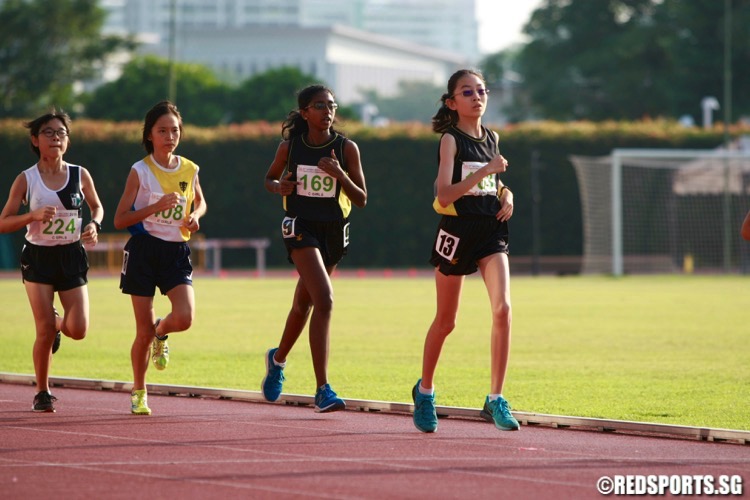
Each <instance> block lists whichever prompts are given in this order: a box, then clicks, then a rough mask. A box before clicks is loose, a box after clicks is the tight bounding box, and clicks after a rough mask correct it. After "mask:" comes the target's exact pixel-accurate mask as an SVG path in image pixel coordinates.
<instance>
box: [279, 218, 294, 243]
mask: <svg viewBox="0 0 750 500" xmlns="http://www.w3.org/2000/svg"><path fill="white" fill-rule="evenodd" d="M296 220H297V218H296V217H284V220H283V221H281V236H282V237H283V238H294V221H296Z"/></svg>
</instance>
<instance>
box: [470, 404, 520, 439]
mask: <svg viewBox="0 0 750 500" xmlns="http://www.w3.org/2000/svg"><path fill="white" fill-rule="evenodd" d="M479 415H480V416H481V417H482V418H483V419H485V420H487V421H488V422H494V423H495V427H497V428H498V429H500V430H501V431H517V430H519V429H520V428H521V426H520V425H518V420H516V419H515V417H513V414H512V413H511V412H510V405H509V404H508V402H507V401H506V400H505V398H503V397H502V396H500V397H499V398H497V399H496V400H495V401H490V397H489V396H487V397H486V398H485V400H484V408H482V411H481V412H479Z"/></svg>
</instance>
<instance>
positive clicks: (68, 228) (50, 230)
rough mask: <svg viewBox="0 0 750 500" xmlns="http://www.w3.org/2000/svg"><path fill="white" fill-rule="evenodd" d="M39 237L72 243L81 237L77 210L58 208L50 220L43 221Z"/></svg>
mask: <svg viewBox="0 0 750 500" xmlns="http://www.w3.org/2000/svg"><path fill="white" fill-rule="evenodd" d="M41 238H42V239H43V240H46V241H60V242H64V243H72V242H74V241H78V240H79V239H81V218H80V217H78V210H58V211H57V212H55V216H54V217H53V218H52V220H51V221H49V222H46V223H43V225H42V233H41Z"/></svg>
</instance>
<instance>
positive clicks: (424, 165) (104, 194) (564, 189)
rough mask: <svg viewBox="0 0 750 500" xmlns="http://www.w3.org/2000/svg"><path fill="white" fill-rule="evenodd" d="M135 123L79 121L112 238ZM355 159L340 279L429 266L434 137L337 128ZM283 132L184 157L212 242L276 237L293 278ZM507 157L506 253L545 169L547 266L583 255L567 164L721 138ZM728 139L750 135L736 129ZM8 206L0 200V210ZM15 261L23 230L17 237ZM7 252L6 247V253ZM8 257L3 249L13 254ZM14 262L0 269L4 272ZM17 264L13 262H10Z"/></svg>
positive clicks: (675, 137)
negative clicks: (282, 178)
mask: <svg viewBox="0 0 750 500" xmlns="http://www.w3.org/2000/svg"><path fill="white" fill-rule="evenodd" d="M140 127H141V124H140V123H111V122H95V121H84V120H81V121H76V122H74V123H73V130H72V131H71V146H70V148H69V150H68V153H67V154H66V156H65V158H66V160H68V161H69V162H71V163H76V164H81V165H83V166H85V167H86V168H88V169H89V171H90V172H91V174H92V176H93V177H94V181H95V182H96V187H97V190H98V192H99V196H100V197H101V199H102V201H103V203H104V208H105V219H104V224H103V232H105V233H110V232H114V231H115V229H114V225H113V224H112V215H113V212H114V210H115V208H116V207H117V203H118V201H119V198H120V195H121V194H122V188H123V186H124V182H125V179H126V177H127V175H128V171H129V169H130V166H131V165H132V164H133V163H134V162H135V161H137V160H139V159H140V158H142V157H143V156H144V155H145V152H144V150H143V148H142V147H141V145H140V139H141V129H140ZM339 128H340V129H341V130H343V131H344V133H346V134H347V136H349V137H350V138H351V139H352V140H354V141H355V142H356V143H357V145H358V146H359V148H360V152H361V156H362V164H363V168H364V172H365V178H366V180H367V189H368V203H367V207H366V208H365V209H364V210H360V209H357V208H356V207H355V208H354V209H353V212H352V217H351V220H352V225H351V231H352V232H351V238H352V239H351V241H352V243H351V246H350V251H349V255H347V256H346V257H345V258H344V260H343V261H342V263H341V267H342V268H359V267H363V268H367V267H372V268H384V267H385V268H409V267H426V266H427V265H428V264H427V260H428V258H429V256H430V249H431V245H432V238H433V236H434V232H435V228H436V224H437V220H438V217H439V216H438V215H437V214H435V213H434V212H433V210H432V200H433V182H434V179H435V175H436V173H437V147H438V139H439V136H438V135H437V134H434V133H432V132H431V130H430V129H429V127H428V126H425V125H421V124H400V125H396V126H392V127H388V128H382V129H381V128H377V129H376V128H366V127H363V126H361V125H359V124H356V123H344V124H342V125H340V127H339ZM280 131H281V126H280V124H278V123H277V124H269V123H248V124H244V125H236V126H226V127H216V128H195V127H190V126H186V130H185V134H184V136H183V139H182V142H181V144H180V147H179V149H178V154H180V155H184V156H186V157H187V158H190V159H191V160H193V161H195V162H196V163H198V165H200V166H201V172H200V177H201V184H202V186H203V190H204V194H205V196H206V200H207V202H208V213H207V215H206V217H205V218H204V220H203V221H202V229H201V231H202V232H203V234H204V236H205V237H206V238H256V237H268V238H271V241H272V245H271V251H270V252H269V253H268V265H269V266H270V267H287V266H288V265H289V264H288V263H287V260H286V253H285V251H284V248H283V245H282V243H281V239H280V236H279V228H280V224H281V219H282V217H283V212H282V208H281V198H280V197H279V196H277V195H272V194H270V193H267V192H266V191H265V189H264V188H263V178H264V175H265V172H266V170H267V168H268V166H269V165H270V163H271V161H272V159H273V157H274V154H275V151H276V148H277V146H278V143H279V141H280ZM498 132H499V133H500V146H501V152H502V154H503V155H504V156H505V157H506V158H508V160H509V161H510V167H509V170H508V172H507V173H506V174H505V175H504V176H503V182H505V183H506V184H507V185H508V186H510V187H511V189H512V190H513V193H514V195H515V204H516V206H515V213H514V216H513V218H512V220H511V246H510V248H511V253H512V254H513V255H530V254H531V253H532V235H531V212H532V206H531V158H532V154H535V153H536V154H538V158H539V162H540V165H541V170H540V175H539V180H540V195H541V196H540V201H541V205H540V207H541V208H540V226H541V242H540V248H541V254H542V255H580V254H581V252H582V250H581V249H582V229H581V207H580V201H579V196H578V185H577V182H576V178H575V173H574V171H573V167H572V165H571V164H570V162H569V160H568V158H569V156H570V155H584V156H599V155H607V154H609V153H610V151H611V150H612V149H614V148H680V149H686V148H690V149H693V148H695V149H707V148H715V147H717V146H718V145H719V144H721V142H722V139H723V133H722V130H721V129H720V128H719V127H717V128H714V129H712V130H708V131H705V130H702V129H697V128H683V127H681V126H679V125H678V124H676V123H674V122H667V121H648V122H637V123H636V122H625V123H621V122H605V123H590V122H581V123H552V122H536V123H524V124H520V125H515V126H509V127H506V128H503V129H498ZM731 132H732V135H733V136H738V135H740V134H743V133H745V134H746V133H748V130H747V128H742V127H736V128H733V129H732V131H731ZM27 134H28V131H27V130H26V129H24V128H23V126H22V123H21V122H20V121H13V120H5V121H0V173H1V178H2V181H1V183H0V189H2V191H3V192H5V193H7V192H8V190H9V188H10V185H11V183H12V182H13V179H15V177H16V176H17V175H18V174H19V173H20V171H21V170H23V169H25V168H27V167H28V166H30V165H32V164H33V163H34V162H35V161H36V157H35V156H34V155H33V153H32V152H31V149H30V147H29V141H28V135H27ZM4 203H5V201H3V204H4ZM12 238H13V241H14V245H13V248H14V249H16V251H18V250H19V249H20V243H21V241H22V239H23V234H22V231H18V232H17V233H15V234H14V235H13V237H12ZM6 247H8V245H0V253H2V249H3V248H6ZM6 253H7V250H6ZM7 260H8V259H7V258H6V259H0V262H3V261H7ZM12 260H13V262H17V258H14V259H12ZM224 263H225V264H226V265H228V266H237V267H250V266H252V265H253V264H254V261H253V260H252V256H249V255H248V254H247V253H243V252H228V253H227V255H226V256H225V257H224Z"/></svg>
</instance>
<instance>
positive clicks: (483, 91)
mask: <svg viewBox="0 0 750 500" xmlns="http://www.w3.org/2000/svg"><path fill="white" fill-rule="evenodd" d="M474 92H476V93H477V95H478V96H480V97H481V96H483V95H487V94H489V93H490V89H476V90H472V89H466V90H462V91H461V92H456V93H455V94H453V95H452V96H451V99H452V98H454V97H456V96H457V95H459V94H461V95H462V96H464V97H471V96H473V95H474Z"/></svg>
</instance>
